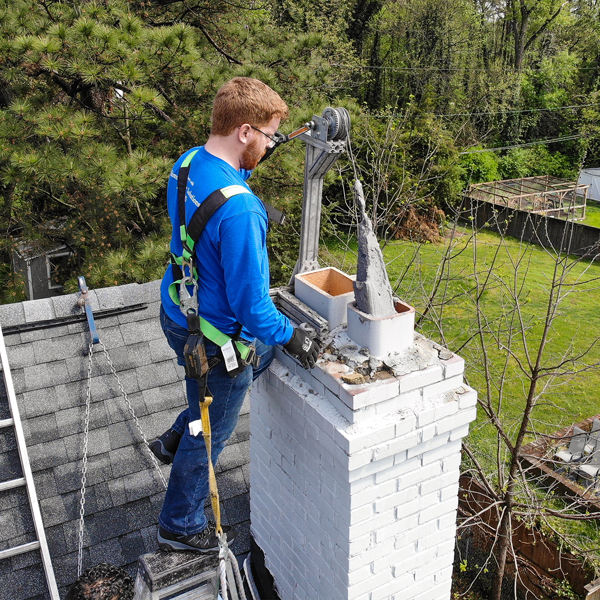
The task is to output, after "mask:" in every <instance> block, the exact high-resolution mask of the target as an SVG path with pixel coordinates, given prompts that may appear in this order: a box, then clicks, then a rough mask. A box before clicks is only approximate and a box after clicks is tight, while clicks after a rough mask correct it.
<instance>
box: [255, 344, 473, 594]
mask: <svg viewBox="0 0 600 600" xmlns="http://www.w3.org/2000/svg"><path fill="white" fill-rule="evenodd" d="M357 350H358V349H357ZM440 350H441V349H440V348H439V347H438V346H436V345H434V344H433V343H432V342H431V341H429V340H427V339H425V338H423V337H422V336H420V335H418V334H415V346H414V348H413V349H412V350H409V351H407V353H406V354H405V355H403V356H402V357H400V359H399V361H400V364H399V365H398V364H397V365H396V366H395V372H396V373H397V374H396V376H391V375H390V376H389V377H388V378H387V379H383V380H380V381H370V382H368V383H363V384H359V385H348V384H346V383H344V382H343V381H342V379H341V376H342V375H343V374H344V372H345V371H348V370H349V369H348V366H347V365H345V364H342V363H341V362H336V360H335V357H334V356H330V355H328V356H327V358H328V359H329V360H327V359H326V360H321V361H320V363H319V364H318V365H317V367H316V368H314V369H313V370H312V371H307V370H305V369H303V368H302V367H301V366H299V365H298V364H297V363H296V362H295V361H294V360H293V359H292V358H290V357H289V356H288V355H286V354H284V353H283V352H282V351H280V350H278V352H277V355H276V360H275V361H274V362H273V364H272V366H271V367H270V369H269V371H268V373H266V374H265V376H263V377H262V378H260V379H259V380H258V381H257V385H255V386H254V387H253V391H252V397H251V417H250V430H251V441H250V456H251V462H250V480H251V491H250V495H251V521H252V534H253V537H254V539H255V541H256V543H257V544H258V545H259V546H260V548H261V549H262V550H263V552H264V554H265V564H266V567H267V568H268V570H269V571H270V573H271V575H272V576H273V578H274V581H275V587H276V589H277V592H278V594H279V596H280V598H281V600H300V599H302V600H305V599H306V600H355V599H356V600H382V599H395V600H397V599H400V598H401V599H402V600H449V599H450V586H451V575H452V562H453V556H454V538H455V527H456V509H457V504H458V478H459V467H460V459H461V454H460V451H461V440H462V438H463V437H465V436H466V435H467V433H468V429H469V423H470V422H471V421H473V419H475V416H476V406H475V405H476V398H477V395H476V392H475V391H474V390H472V389H471V388H469V387H467V386H466V385H464V384H463V379H462V375H463V368H464V361H463V360H462V359H461V358H460V357H458V356H456V355H453V354H451V353H449V352H448V351H447V350H441V351H440ZM440 356H441V357H443V358H446V360H443V358H441V357H440ZM399 373H403V374H399Z"/></svg>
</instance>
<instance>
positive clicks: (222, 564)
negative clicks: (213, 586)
mask: <svg viewBox="0 0 600 600" xmlns="http://www.w3.org/2000/svg"><path fill="white" fill-rule="evenodd" d="M226 548H227V545H226V544H225V545H223V544H221V542H220V541H219V579H220V580H221V590H220V593H221V598H222V600H227V599H228V596H227V558H228V556H227V550H226Z"/></svg>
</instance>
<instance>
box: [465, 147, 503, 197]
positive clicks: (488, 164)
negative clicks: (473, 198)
mask: <svg viewBox="0 0 600 600" xmlns="http://www.w3.org/2000/svg"><path fill="white" fill-rule="evenodd" d="M479 149H480V148H479V147H475V148H471V149H470V150H479ZM460 166H461V168H462V170H463V173H462V176H461V181H462V183H463V186H464V187H466V186H468V185H469V184H471V183H482V182H485V181H498V180H499V179H501V177H500V172H499V170H498V167H499V160H498V156H497V155H496V154H494V153H493V152H474V153H473V154H464V155H463V156H461V159H460Z"/></svg>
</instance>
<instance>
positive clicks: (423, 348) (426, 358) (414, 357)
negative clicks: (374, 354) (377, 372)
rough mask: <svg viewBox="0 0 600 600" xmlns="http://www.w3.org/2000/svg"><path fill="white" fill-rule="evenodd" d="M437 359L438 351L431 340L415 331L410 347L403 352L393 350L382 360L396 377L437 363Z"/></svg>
mask: <svg viewBox="0 0 600 600" xmlns="http://www.w3.org/2000/svg"><path fill="white" fill-rule="evenodd" d="M438 361H439V355H438V351H437V350H436V349H435V348H434V347H433V344H432V343H431V341H430V340H428V339H427V338H425V337H423V336H422V335H419V334H418V333H415V342H414V344H413V346H412V347H411V348H409V349H408V350H405V351H404V352H394V353H392V354H390V355H389V356H388V357H387V358H385V359H384V361H383V362H384V364H385V365H386V366H387V367H389V368H390V369H391V371H392V373H394V375H395V376H396V377H399V376H400V375H406V374H407V373H412V372H413V371H421V370H422V369H426V368H427V367H430V366H431V365H434V364H437V363H438Z"/></svg>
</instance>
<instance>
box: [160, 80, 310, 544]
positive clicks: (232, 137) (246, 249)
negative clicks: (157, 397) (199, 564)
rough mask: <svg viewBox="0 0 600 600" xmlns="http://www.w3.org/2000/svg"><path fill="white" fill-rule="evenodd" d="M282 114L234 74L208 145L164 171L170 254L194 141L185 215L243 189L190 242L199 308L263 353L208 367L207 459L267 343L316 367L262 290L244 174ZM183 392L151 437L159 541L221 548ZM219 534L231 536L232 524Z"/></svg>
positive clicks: (263, 261)
mask: <svg viewBox="0 0 600 600" xmlns="http://www.w3.org/2000/svg"><path fill="white" fill-rule="evenodd" d="M287 115H288V109H287V105H286V104H285V102H284V101H283V100H282V99H281V98H280V97H279V95H278V94H277V93H276V92H275V91H273V90H272V89H271V88H270V87H269V86H267V85H266V84H264V83H262V82H261V81H258V80H256V79H251V78H247V77H236V78H235V79H232V80H231V81H229V82H228V83H226V84H225V85H223V87H221V89H220V90H219V91H218V93H217V96H216V98H215V100H214V103H213V112H212V127H211V132H210V136H209V138H208V140H207V142H206V144H205V145H204V146H203V147H200V148H199V149H197V148H196V149H192V150H189V151H188V152H186V153H185V154H184V155H183V156H182V157H180V158H179V160H178V161H177V162H176V163H175V165H174V167H173V171H172V172H171V176H170V178H169V184H168V190H167V203H168V210H169V217H170V219H171V222H172V224H173V235H172V239H171V252H172V254H173V255H175V256H181V255H182V242H181V239H180V226H179V213H178V202H177V180H178V173H179V169H180V167H181V165H182V163H184V161H185V160H186V158H187V157H188V155H189V154H190V153H191V152H193V151H194V150H196V153H195V155H194V156H193V158H192V160H191V163H190V165H189V169H190V170H189V175H188V178H187V187H186V194H185V213H186V216H185V219H186V224H188V225H189V222H190V220H191V218H192V215H193V214H194V213H195V211H196V210H198V207H199V206H201V204H202V202H203V201H204V200H205V199H206V198H207V197H208V196H209V195H210V194H211V193H212V192H214V191H215V190H219V189H223V188H227V187H228V186H243V188H244V189H243V190H242V193H238V194H237V195H234V196H232V197H230V198H229V199H228V200H227V201H226V202H225V203H224V204H223V205H222V206H220V207H219V208H218V209H217V210H216V212H215V213H214V214H213V215H212V217H210V219H209V220H208V222H207V223H206V226H205V228H204V230H203V233H202V234H201V237H200V239H199V240H198V242H197V243H196V245H195V247H194V256H193V258H194V264H195V266H196V268H197V270H198V300H199V309H198V311H199V314H200V316H201V317H203V318H204V319H206V320H207V321H208V322H209V323H210V324H211V325H213V326H214V327H216V328H217V329H218V330H219V331H220V332H222V333H224V334H226V335H228V336H233V337H235V336H236V335H238V334H239V336H240V339H241V340H245V341H246V342H247V343H251V342H253V343H254V344H255V346H256V353H257V355H258V356H260V357H261V362H260V365H259V367H258V368H254V367H253V366H252V365H248V366H246V367H245V368H244V369H243V370H241V372H239V373H238V374H237V375H236V376H235V377H230V374H229V373H228V371H227V368H226V363H225V362H224V361H223V360H221V361H220V362H219V363H218V364H217V365H216V366H215V367H214V368H212V369H211V371H210V372H209V375H208V389H209V391H210V393H211V394H212V396H213V401H212V404H211V405H210V420H211V428H212V461H213V464H214V463H216V461H217V458H218V457H219V454H220V452H221V451H222V449H223V447H224V445H225V443H226V441H227V439H228V438H229V437H230V435H231V433H232V432H233V430H234V428H235V425H236V423H237V419H238V415H239V411H240V409H241V406H242V403H243V401H244V397H245V396H246V393H247V392H248V390H249V388H250V385H251V383H252V380H253V378H256V377H258V375H259V374H260V373H261V372H262V371H264V370H265V369H266V368H267V367H268V365H269V363H270V362H271V360H272V357H273V346H274V345H276V344H281V345H283V346H284V347H285V348H286V349H287V350H288V351H289V352H290V353H291V354H294V355H295V356H297V357H298V358H299V359H300V361H301V362H302V363H303V364H304V365H305V366H306V367H307V368H312V367H313V366H314V364H315V361H316V358H317V354H318V346H317V345H316V344H315V343H314V342H313V341H311V340H310V338H309V337H308V336H307V334H306V333H305V332H303V331H302V330H300V329H297V328H294V327H293V326H292V325H291V323H290V322H289V320H288V319H287V318H286V317H285V316H284V315H282V314H281V313H280V312H279V311H278V310H277V309H276V307H275V305H274V304H273V302H272V300H271V298H270V296H269V263H268V257H267V249H266V234H267V212H266V210H265V207H264V205H263V203H262V202H261V200H260V199H259V198H257V197H256V196H255V195H254V194H253V193H252V191H251V190H250V188H249V187H248V185H247V184H246V183H245V182H246V180H247V179H248V178H249V176H250V174H251V171H252V170H253V169H254V168H255V167H256V166H257V164H258V163H259V161H260V160H261V158H262V157H263V156H264V155H265V153H266V152H267V150H268V149H269V148H271V149H272V148H273V147H274V146H275V139H274V136H275V134H276V132H277V128H278V127H279V123H280V121H281V119H284V118H286V117H287ZM184 164H185V163H184ZM174 279H175V277H174V269H173V266H172V265H169V267H168V268H167V271H166V273H165V276H164V278H163V281H162V285H161V301H162V307H161V325H162V327H163V331H164V333H165V335H166V337H167V341H168V342H169V345H170V346H171V348H173V350H174V351H175V353H176V354H177V357H178V363H179V364H180V365H182V366H183V365H184V364H185V362H184V358H183V347H184V345H185V342H186V340H187V338H188V333H189V332H188V329H187V322H186V316H185V315H184V314H183V313H182V312H181V310H180V308H179V306H177V304H176V303H175V302H174V301H173V299H172V296H171V295H170V294H169V287H170V286H172V283H173V281H174ZM172 290H173V287H171V291H172ZM205 348H206V355H207V357H208V359H209V360H211V359H213V358H215V357H221V353H222V351H221V348H220V347H219V346H217V345H216V344H215V343H213V342H211V341H209V340H206V339H205ZM186 391H187V399H188V408H187V409H186V410H185V411H183V412H182V413H181V414H180V415H179V417H178V418H177V420H176V421H175V423H174V425H173V427H172V428H171V429H170V430H169V431H167V432H165V433H164V434H163V435H162V436H161V437H160V438H159V439H157V440H155V441H154V442H152V444H150V447H151V449H152V451H153V452H154V453H155V454H156V456H157V457H158V458H159V459H160V460H162V461H163V462H166V463H169V462H171V460H172V461H173V468H172V470H171V476H170V479H169V486H168V489H167V494H166V497H165V500H164V504H163V507H162V511H161V513H160V517H159V530H158V542H159V545H160V547H161V548H163V549H171V550H196V551H199V552H209V551H212V550H216V549H217V548H218V540H217V537H216V535H215V525H214V523H209V522H208V520H207V518H206V516H205V514H204V503H205V500H206V498H207V496H208V457H207V453H206V447H205V444H204V439H203V437H202V433H199V432H198V431H197V428H193V427H192V428H191V427H190V423H191V424H193V423H194V422H196V421H198V420H199V419H200V409H199V390H198V381H197V380H196V379H191V378H187V377H186ZM191 429H192V430H191ZM193 434H195V435H193ZM223 529H224V530H225V528H223ZM226 533H227V535H228V538H232V535H231V532H226Z"/></svg>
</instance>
